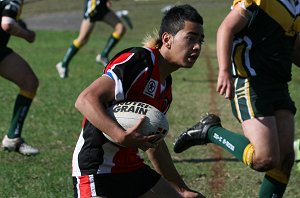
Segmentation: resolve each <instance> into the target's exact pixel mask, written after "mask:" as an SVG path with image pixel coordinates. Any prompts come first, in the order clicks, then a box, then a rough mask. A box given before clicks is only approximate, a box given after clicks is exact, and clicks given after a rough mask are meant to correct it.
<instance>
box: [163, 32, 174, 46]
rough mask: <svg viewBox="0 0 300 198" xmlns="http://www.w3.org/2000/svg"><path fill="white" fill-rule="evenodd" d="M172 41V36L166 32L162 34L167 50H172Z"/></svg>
mask: <svg viewBox="0 0 300 198" xmlns="http://www.w3.org/2000/svg"><path fill="white" fill-rule="evenodd" d="M171 41H172V35H171V34H169V33H167V32H164V33H163V34H162V43H163V45H164V46H165V47H166V48H168V49H170V48H171Z"/></svg>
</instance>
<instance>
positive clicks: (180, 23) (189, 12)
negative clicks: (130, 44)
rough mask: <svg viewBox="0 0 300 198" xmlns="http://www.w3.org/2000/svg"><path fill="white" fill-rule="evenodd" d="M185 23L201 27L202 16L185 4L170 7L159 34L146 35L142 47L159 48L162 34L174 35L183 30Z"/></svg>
mask: <svg viewBox="0 0 300 198" xmlns="http://www.w3.org/2000/svg"><path fill="white" fill-rule="evenodd" d="M185 21H190V22H195V23H199V24H201V25H203V18H202V16H201V15H200V14H199V13H198V11H197V10H196V9H195V8H193V7H192V6H190V5H188V4H185V5H179V6H174V7H172V8H171V9H170V10H168V11H167V12H166V13H165V15H164V17H163V19H162V21H161V25H160V30H159V32H158V33H157V32H156V31H155V32H154V34H153V35H150V34H149V35H146V38H145V39H144V41H143V45H144V47H155V48H160V47H161V46H162V40H161V39H162V34H163V33H164V32H168V33H169V34H172V35H176V34H177V32H178V31H180V30H182V29H183V28H184V23H185Z"/></svg>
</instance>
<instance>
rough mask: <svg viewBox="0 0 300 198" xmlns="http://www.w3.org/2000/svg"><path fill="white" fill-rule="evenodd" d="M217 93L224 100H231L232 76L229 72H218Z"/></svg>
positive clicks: (232, 94)
mask: <svg viewBox="0 0 300 198" xmlns="http://www.w3.org/2000/svg"><path fill="white" fill-rule="evenodd" d="M217 92H219V93H220V95H222V96H224V97H225V98H226V99H233V97H234V86H233V81H232V76H231V73H230V72H229V71H219V76H218V83H217Z"/></svg>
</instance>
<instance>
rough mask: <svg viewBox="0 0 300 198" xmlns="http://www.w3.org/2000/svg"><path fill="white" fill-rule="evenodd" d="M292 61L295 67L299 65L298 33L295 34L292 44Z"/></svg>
mask: <svg viewBox="0 0 300 198" xmlns="http://www.w3.org/2000/svg"><path fill="white" fill-rule="evenodd" d="M293 63H294V64H295V65H296V66H297V67H300V33H298V36H297V38H296V41H295V44H294V50H293Z"/></svg>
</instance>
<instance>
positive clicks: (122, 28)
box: [115, 23, 126, 36]
mask: <svg viewBox="0 0 300 198" xmlns="http://www.w3.org/2000/svg"><path fill="white" fill-rule="evenodd" d="M115 32H117V33H118V34H119V35H120V36H123V35H124V34H125V33H126V27H125V25H123V24H122V23H117V25H116V26H115Z"/></svg>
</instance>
